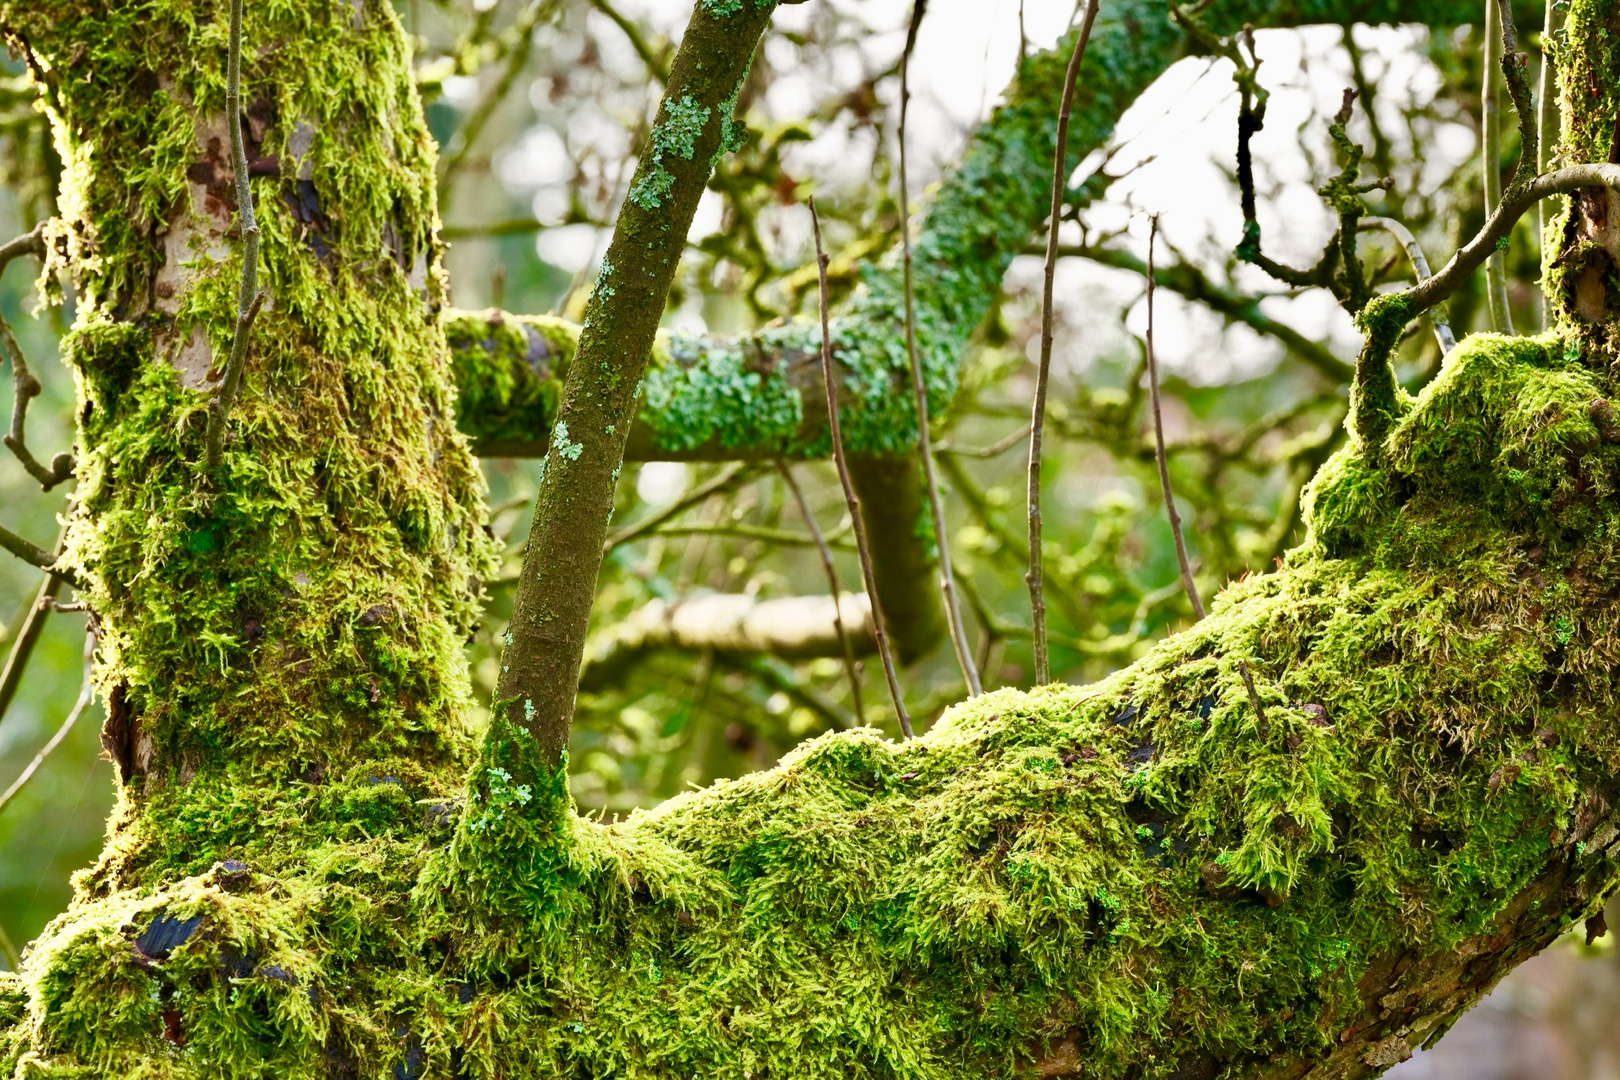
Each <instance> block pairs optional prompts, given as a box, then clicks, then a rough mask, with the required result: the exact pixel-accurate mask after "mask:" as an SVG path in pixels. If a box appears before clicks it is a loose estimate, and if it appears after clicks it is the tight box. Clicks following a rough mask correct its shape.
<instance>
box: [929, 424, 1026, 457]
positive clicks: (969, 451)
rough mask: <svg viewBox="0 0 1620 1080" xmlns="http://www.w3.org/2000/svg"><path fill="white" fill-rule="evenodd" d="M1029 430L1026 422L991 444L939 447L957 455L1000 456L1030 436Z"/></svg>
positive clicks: (945, 452)
mask: <svg viewBox="0 0 1620 1080" xmlns="http://www.w3.org/2000/svg"><path fill="white" fill-rule="evenodd" d="M1029 432H1030V427H1029V425H1028V424H1025V425H1024V426H1023V427H1021V428H1019V429H1018V430H1017V431H1014V432H1013V433H1012V434H1010V435H1006V436H1003V437H1002V438H999V439H997V440H996V441H995V442H993V443H991V444H990V445H989V446H974V447H968V446H941V447H940V448H939V452H940V453H942V454H955V455H956V456H957V457H971V458H980V459H983V460H989V459H990V458H995V457H1000V456H1001V455H1002V454H1005V453H1006V452H1007V451H1009V450H1011V449H1012V448H1013V447H1015V446H1017V445H1018V444H1019V443H1021V442H1023V441H1024V440H1025V439H1027V438H1029Z"/></svg>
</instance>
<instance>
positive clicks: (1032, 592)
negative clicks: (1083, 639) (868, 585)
mask: <svg viewBox="0 0 1620 1080" xmlns="http://www.w3.org/2000/svg"><path fill="white" fill-rule="evenodd" d="M1098 6H1099V3H1098V0H1090V2H1089V3H1087V4H1086V17H1085V21H1084V22H1082V23H1081V24H1080V37H1079V39H1078V40H1076V41H1075V43H1074V55H1072V56H1070V57H1069V69H1068V72H1067V73H1066V74H1065V75H1064V77H1063V105H1062V107H1061V109H1060V110H1059V112H1058V126H1057V156H1056V158H1055V159H1054V160H1053V162H1052V214H1051V218H1050V220H1049V223H1048V229H1049V231H1048V233H1047V237H1046V278H1045V284H1044V286H1043V291H1042V294H1041V366H1040V370H1039V371H1038V372H1037V374H1036V377H1035V405H1034V408H1033V410H1032V413H1031V416H1030V421H1029V428H1030V431H1029V571H1028V573H1027V574H1026V575H1025V580H1027V581H1028V582H1029V606H1030V610H1031V612H1032V613H1033V615H1034V623H1033V627H1034V639H1033V640H1034V643H1035V648H1034V651H1035V684H1036V685H1037V686H1043V685H1045V684H1046V683H1048V682H1050V681H1051V679H1052V664H1051V659H1050V657H1049V656H1048V653H1047V646H1046V586H1045V581H1044V576H1045V574H1044V571H1045V568H1044V566H1043V565H1042V563H1043V558H1042V553H1041V434H1042V429H1043V428H1044V427H1045V424H1046V388H1047V383H1048V381H1049V379H1050V376H1051V370H1052V323H1053V311H1052V282H1053V279H1054V277H1055V276H1056V274H1057V251H1058V226H1059V224H1060V223H1061V218H1062V213H1063V192H1064V189H1065V188H1066V187H1067V184H1066V183H1065V181H1066V180H1068V158H1069V114H1070V113H1071V112H1072V111H1073V109H1074V87H1075V82H1076V80H1077V78H1078V76H1079V74H1080V63H1081V61H1082V60H1084V59H1085V56H1086V43H1087V42H1089V41H1090V40H1091V27H1092V24H1093V23H1095V22H1096V21H1097V8H1098Z"/></svg>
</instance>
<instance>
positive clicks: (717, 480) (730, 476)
mask: <svg viewBox="0 0 1620 1080" xmlns="http://www.w3.org/2000/svg"><path fill="white" fill-rule="evenodd" d="M756 470H757V466H754V465H749V464H744V463H742V462H732V463H731V464H730V465H727V466H726V467H725V468H724V469H721V470H720V471H719V472H718V473H716V474H715V475H714V476H711V477H710V478H709V479H707V480H705V481H703V483H701V484H699V485H698V486H697V487H695V488H693V489H692V490H691V491H689V492H687V493H686V494H685V495H682V496H681V497H680V498H678V499H676V500H675V501H674V502H672V503H670V504H669V505H668V506H666V507H664V508H663V509H662V510H657V511H654V512H653V513H651V514H649V515H648V516H646V517H644V518H642V519H641V520H640V521H638V522H636V523H635V524H634V525H627V526H625V527H624V528H622V529H620V530H619V531H618V532H616V533H614V534H613V535H612V536H610V537H608V538H607V539H606V540H604V541H602V554H604V555H606V554H607V553H608V552H610V551H612V550H613V549H614V548H616V547H619V546H620V545H622V544H628V543H629V542H630V541H632V540H636V539H639V538H640V537H643V536H646V535H647V534H648V533H650V532H652V531H654V530H655V529H657V528H658V527H659V526H660V525H662V524H663V523H664V522H666V521H668V520H669V519H670V518H673V517H676V516H677V515H679V514H682V513H684V512H686V511H687V510H690V509H691V508H692V507H694V506H696V505H697V504H698V503H700V502H703V501H704V500H705V499H707V498H708V497H709V496H710V495H713V494H715V493H716V492H720V491H725V490H727V489H729V488H731V487H734V486H736V485H737V484H739V483H741V482H743V481H744V480H747V479H748V478H749V477H750V476H752V475H753V474H754V472H755V471H756Z"/></svg>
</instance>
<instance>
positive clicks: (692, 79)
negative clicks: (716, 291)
mask: <svg viewBox="0 0 1620 1080" xmlns="http://www.w3.org/2000/svg"><path fill="white" fill-rule="evenodd" d="M773 8H774V4H765V5H762V6H756V5H752V4H738V5H736V6H735V7H734V8H732V7H726V6H723V5H713V4H708V3H703V2H699V3H697V4H696V5H695V6H694V8H693V13H692V19H691V21H690V23H689V24H688V25H687V28H686V32H685V35H684V36H683V37H682V40H681V46H680V50H679V51H678V52H677V54H676V56H675V62H674V64H673V65H672V67H671V70H670V77H669V82H668V84H667V87H666V89H665V93H664V98H663V103H662V104H661V106H660V108H659V114H658V117H659V118H658V122H657V123H656V124H655V125H654V127H653V130H652V133H651V137H650V138H649V139H648V140H647V144H646V146H645V148H644V150H643V152H642V157H641V161H640V163H639V165H638V166H637V168H636V173H635V177H634V179H633V180H632V182H631V185H630V191H629V195H628V197H627V198H626V200H625V202H624V204H623V206H622V207H621V209H620V211H619V218H618V222H617V223H616V225H615V227H614V231H613V240H612V243H611V244H610V245H609V248H608V253H607V256H606V258H604V260H603V263H602V272H601V274H600V276H599V277H598V278H597V283H596V288H595V290H594V292H593V293H592V295H591V299H590V302H589V304H588V305H587V307H586V317H585V324H584V326H583V327H582V328H581V331H580V337H579V345H578V352H577V354H576V356H575V357H574V363H573V365H572V367H571V369H570V373H571V377H570V378H569V379H568V381H567V385H566V387H565V388H564V390H563V393H562V395H561V404H560V405H559V406H558V408H557V416H556V421H555V423H554V425H553V426H552V429H551V440H550V449H549V450H548V452H547V455H546V457H545V459H544V460H545V473H544V475H543V476H542V478H541V481H540V488H539V492H538V494H537V495H536V498H535V514H534V524H533V527H532V528H531V530H530V533H529V539H528V542H527V545H526V549H525V556H524V561H523V575H522V579H521V580H520V581H519V583H518V587H517V592H516V595H515V596H514V597H513V602H512V618H511V622H510V624H509V627H508V630H507V638H506V640H507V646H506V649H505V651H504V653H503V656H502V664H501V674H500V678H499V680H498V682H497V687H496V708H495V711H496V717H495V720H494V722H492V723H491V725H490V730H489V734H488V736H487V739H486V744H485V745H486V755H487V757H488V758H489V760H490V763H491V765H492V766H495V767H501V766H505V767H507V768H510V769H512V770H513V771H514V772H516V773H517V774H518V775H519V776H521V777H523V778H524V780H523V782H530V781H536V780H539V779H540V778H541V777H543V776H549V775H551V772H552V770H553V769H554V768H555V767H556V764H557V763H558V762H559V761H560V760H561V758H562V756H563V754H564V753H565V751H566V750H567V746H568V735H569V731H570V728H571V727H572V724H573V713H574V695H575V690H576V688H577V685H578V676H579V670H580V662H581V659H582V656H583V653H584V648H585V632H586V627H587V625H588V622H589V618H590V611H591V605H592V601H593V599H594V597H595V593H596V580H597V574H598V571H599V570H600V568H601V563H602V543H603V540H604V539H605V538H606V534H607V520H608V516H609V514H610V513H611V512H612V508H613V488H614V481H615V480H616V479H617V477H618V473H619V469H620V467H621V465H622V463H623V461H624V451H625V443H626V440H627V438H628V436H629V429H630V424H631V421H632V420H634V419H635V413H636V397H637V394H638V392H639V391H640V386H641V381H642V375H643V373H644V372H645V371H646V370H647V362H648V357H649V355H650V353H651V351H652V347H653V342H654V339H655V337H656V335H657V330H658V323H659V320H660V319H661V318H662V317H663V314H664V305H665V302H666V300H667V298H668V296H669V288H670V284H671V282H672V281H673V280H674V275H675V268H676V265H677V264H678V262H679V260H680V256H681V253H682V251H683V250H684V248H685V244H686V236H687V233H688V231H689V230H690V228H691V224H692V215H693V214H694V212H695V211H696V209H697V204H698V200H699V199H700V198H701V197H702V194H703V191H704V189H705V186H706V185H707V183H708V180H709V177H710V176H711V175H712V173H713V171H714V163H715V161H717V160H718V159H719V157H720V156H721V155H722V154H724V153H726V152H727V151H729V150H730V149H732V148H733V146H734V145H735V142H736V140H737V139H738V138H739V134H740V125H739V124H738V122H737V120H736V119H735V117H734V115H733V113H734V110H735V107H736V101H737V96H738V94H740V93H741V91H742V85H743V82H744V80H745V79H746V78H747V74H748V69H749V65H750V64H751V62H752V58H753V53H754V48H755V45H756V44H757V42H758V41H759V37H760V34H761V33H763V31H764V29H765V27H766V25H767V24H768V23H769V21H770V16H771V11H772V9H773Z"/></svg>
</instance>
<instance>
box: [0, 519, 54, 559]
mask: <svg viewBox="0 0 1620 1080" xmlns="http://www.w3.org/2000/svg"><path fill="white" fill-rule="evenodd" d="M0 548H5V549H6V550H7V551H9V552H11V553H12V554H13V555H15V556H17V558H19V559H21V560H22V561H23V562H25V563H28V564H29V565H30V566H37V567H39V568H40V569H41V570H49V569H50V568H51V567H52V566H54V565H55V564H56V556H55V555H52V554H51V553H50V552H48V551H46V550H45V549H44V548H42V547H40V546H39V545H38V544H35V543H33V542H31V541H28V540H24V539H23V538H22V537H20V536H18V535H17V534H16V533H14V532H12V531H11V530H10V529H8V528H6V527H5V526H3V525H0Z"/></svg>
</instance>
